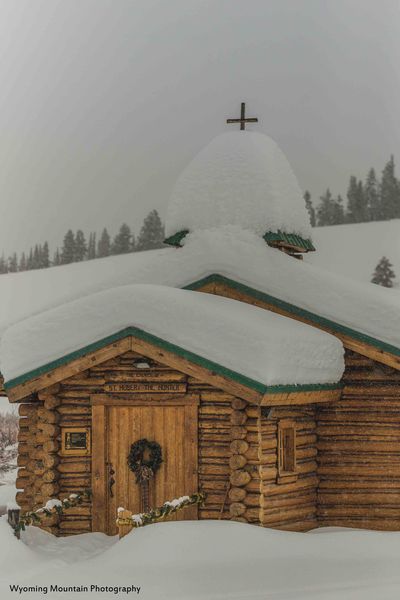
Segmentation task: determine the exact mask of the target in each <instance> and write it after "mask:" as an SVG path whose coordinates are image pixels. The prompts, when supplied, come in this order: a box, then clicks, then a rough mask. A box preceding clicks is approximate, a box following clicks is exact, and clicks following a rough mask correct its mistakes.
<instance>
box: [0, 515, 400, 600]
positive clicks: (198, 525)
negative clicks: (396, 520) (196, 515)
mask: <svg viewBox="0 0 400 600" xmlns="http://www.w3.org/2000/svg"><path fill="white" fill-rule="evenodd" d="M399 555H400V533H398V532H396V533H383V532H372V531H359V530H338V529H325V530H317V531H316V532H315V533H314V532H312V533H288V532H280V531H273V530H268V529H264V528H262V527H257V526H254V525H246V524H243V523H233V522H228V521H178V522H168V523H159V524H156V525H149V526H147V527H143V528H140V529H136V530H135V531H134V532H133V533H131V534H129V535H127V536H126V537H124V538H123V539H122V540H121V541H118V538H117V537H114V538H109V537H107V536H104V535H103V534H99V533H93V534H86V535H78V536H71V537H66V538H55V537H53V536H51V535H50V534H46V533H45V532H42V531H40V530H38V529H37V528H35V527H29V528H28V529H27V531H26V532H25V533H22V539H21V541H18V540H16V539H15V538H14V537H13V534H12V532H11V529H10V528H9V527H8V526H7V524H6V523H5V522H4V519H3V520H2V522H0V592H1V598H4V599H5V600H9V599H10V598H15V597H16V596H18V597H19V595H18V594H16V593H12V592H11V591H10V589H9V585H10V584H17V585H29V586H34V585H38V586H48V593H47V594H46V595H45V597H47V598H49V600H54V599H55V598H60V597H61V596H62V597H63V598H65V599H66V600H72V599H73V598H76V597H79V598H112V597H117V598H121V597H122V598H124V597H127V598H133V597H139V598H141V599H142V600H167V599H168V600H172V599H173V600H181V599H182V600H183V599H184V600H205V599H207V600H239V599H240V600H243V599H246V600H256V599H257V600H261V599H263V600H264V599H267V598H268V599H276V600H278V599H279V600H310V599H311V600H377V598H379V599H380V600H398V598H399V595H400V574H399V568H398V562H399V561H398V557H399ZM51 584H58V585H59V586H63V587H64V586H74V585H75V586H78V585H82V586H88V587H89V589H90V586H91V585H98V586H108V587H114V586H115V587H117V586H120V587H121V586H135V587H136V588H138V587H140V591H139V593H134V592H131V593H129V594H126V593H123V592H120V593H119V594H118V595H114V594H113V593H112V592H109V593H108V594H107V593H104V592H103V593H101V592H97V593H96V592H94V591H92V592H91V593H90V591H89V592H86V593H85V592H81V593H78V592H70V593H68V592H64V593H62V594H61V593H55V592H50V591H49V588H50V585H51ZM21 597H27V595H22V596H21ZM29 598H32V599H33V600H36V599H38V598H43V594H42V593H40V592H37V593H35V592H30V593H29Z"/></svg>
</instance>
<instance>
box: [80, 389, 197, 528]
mask: <svg viewBox="0 0 400 600" xmlns="http://www.w3.org/2000/svg"><path fill="white" fill-rule="evenodd" d="M130 395H131V397H130V398H129V397H128V394H126V395H124V396H121V395H119V396H118V395H114V394H112V393H107V394H91V395H90V404H91V406H92V419H91V423H92V436H91V438H92V448H91V452H92V454H91V468H92V531H93V532H94V531H100V532H102V533H107V528H108V521H107V520H108V513H109V507H108V494H107V473H106V462H107V460H108V458H107V408H108V407H113V406H132V407H133V406H159V407H163V406H183V407H185V406H187V407H192V406H199V405H200V398H201V395H200V393H199V392H197V393H189V394H181V395H176V394H169V395H168V396H165V395H164V397H160V395H159V394H157V395H155V394H137V393H135V395H134V398H132V392H131V393H130ZM187 417H188V415H187V412H186V411H185V425H186V432H187V434H188V438H189V439H190V440H191V453H192V455H193V456H192V458H193V460H194V459H195V458H196V460H195V465H196V467H195V468H196V480H197V482H198V467H199V465H198V411H196V418H195V419H194V420H193V422H189V421H188V418H187ZM188 464H189V463H188ZM188 468H189V467H188ZM190 468H193V465H191V466H190ZM192 475H193V473H192ZM188 476H189V474H188V473H186V474H185V477H188ZM197 485H198V483H197ZM195 509H196V514H197V507H195ZM107 535H108V534H107Z"/></svg>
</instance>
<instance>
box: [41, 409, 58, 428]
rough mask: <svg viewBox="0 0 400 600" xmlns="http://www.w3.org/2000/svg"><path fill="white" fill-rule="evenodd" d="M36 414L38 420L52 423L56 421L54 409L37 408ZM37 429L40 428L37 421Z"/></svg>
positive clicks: (56, 416)
mask: <svg viewBox="0 0 400 600" xmlns="http://www.w3.org/2000/svg"><path fill="white" fill-rule="evenodd" d="M37 416H38V419H39V420H40V421H42V422H43V423H50V424H54V423H57V421H58V413H57V412H56V411H55V410H49V409H47V408H44V407H42V408H39V409H38V411H37ZM38 429H42V428H41V426H40V424H39V423H38Z"/></svg>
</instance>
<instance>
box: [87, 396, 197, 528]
mask: <svg viewBox="0 0 400 600" xmlns="http://www.w3.org/2000/svg"><path fill="white" fill-rule="evenodd" d="M102 400H103V401H102ZM107 400H108V401H107ZM112 400H113V399H109V398H108V397H101V398H100V403H94V404H93V407H92V419H93V436H92V437H93V446H92V490H93V531H103V532H104V533H107V534H109V535H115V534H116V533H117V527H116V524H115V519H116V516H117V509H118V507H120V506H122V507H124V508H126V509H128V510H131V511H132V512H134V513H138V512H140V511H141V493H140V492H141V490H140V486H139V485H138V484H137V483H136V479H135V475H134V473H132V471H131V470H130V469H129V467H128V463H127V457H128V454H129V451H130V448H131V444H133V443H134V442H136V441H138V440H140V439H142V438H147V439H148V440H149V441H155V442H158V443H159V444H160V446H161V450H162V458H163V462H162V464H161V466H160V468H159V469H158V471H157V472H156V474H155V477H154V478H153V479H152V480H151V481H150V485H149V500H150V506H151V507H154V508H155V507H157V506H161V505H162V504H163V503H164V502H165V501H166V500H172V499H173V498H178V497H180V496H184V495H190V494H192V493H194V492H196V491H197V408H198V398H197V397H188V396H186V397H185V398H182V399H181V398H179V399H178V400H175V401H171V400H170V401H169V402H165V403H164V402H162V400H161V401H157V402H154V403H146V404H144V403H143V404H138V400H137V398H135V400H134V402H135V403H134V404H133V405H132V404H130V403H129V400H125V399H124V401H120V402H121V403H118V400H116V401H114V402H113V401H112ZM111 470H112V471H114V473H113V474H111V475H110V471H111ZM111 478H112V479H114V480H115V482H114V483H113V485H110V484H111V483H112V481H111ZM172 518H175V519H179V520H183V519H196V518H197V507H196V506H194V507H189V508H186V509H184V510H182V511H180V512H179V513H177V514H176V515H175V516H174V517H172Z"/></svg>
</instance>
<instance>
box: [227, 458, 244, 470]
mask: <svg viewBox="0 0 400 600" xmlns="http://www.w3.org/2000/svg"><path fill="white" fill-rule="evenodd" d="M246 464H247V458H246V457H245V456H243V454H234V455H233V456H231V458H230V459H229V466H230V468H231V469H232V470H234V469H242V468H243V467H244V466H245V465H246Z"/></svg>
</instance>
